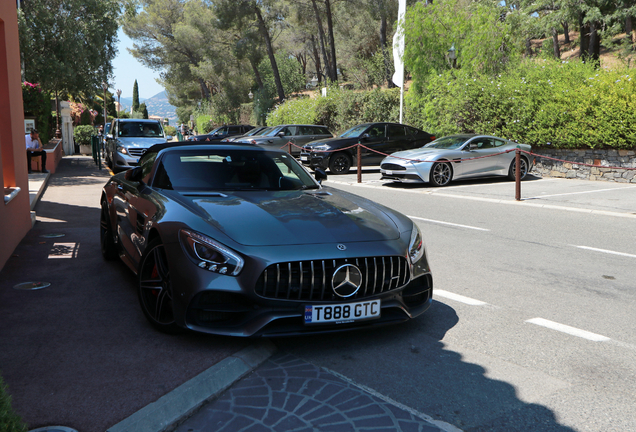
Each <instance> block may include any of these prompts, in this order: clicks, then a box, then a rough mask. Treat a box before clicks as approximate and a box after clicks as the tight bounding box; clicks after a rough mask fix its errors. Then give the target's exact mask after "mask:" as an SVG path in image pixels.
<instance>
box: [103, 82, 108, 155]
mask: <svg viewBox="0 0 636 432" xmlns="http://www.w3.org/2000/svg"><path fill="white" fill-rule="evenodd" d="M102 88H103V89H104V134H103V136H102V152H103V153H105V151H104V150H105V149H104V141H105V139H106V119H107V118H108V117H107V116H108V113H107V111H106V90H108V84H106V82H105V81H102Z"/></svg>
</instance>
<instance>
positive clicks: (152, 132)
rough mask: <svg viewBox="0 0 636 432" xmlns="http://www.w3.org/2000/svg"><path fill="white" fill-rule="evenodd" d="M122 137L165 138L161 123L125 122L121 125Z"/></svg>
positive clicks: (119, 134) (120, 134)
mask: <svg viewBox="0 0 636 432" xmlns="http://www.w3.org/2000/svg"><path fill="white" fill-rule="evenodd" d="M118 136H120V137H144V138H150V137H155V138H156V137H163V130H162V129H161V125H160V124H159V123H154V122H125V123H120V124H119V133H118Z"/></svg>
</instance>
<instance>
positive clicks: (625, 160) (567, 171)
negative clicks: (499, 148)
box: [531, 149, 636, 183]
mask: <svg viewBox="0 0 636 432" xmlns="http://www.w3.org/2000/svg"><path fill="white" fill-rule="evenodd" d="M532 152H533V153H535V154H538V155H543V156H548V157H552V158H556V159H561V160H565V161H567V162H560V161H553V160H550V159H544V158H540V157H537V158H536V165H535V166H534V167H533V168H532V171H531V172H532V173H534V174H537V175H539V176H541V177H565V178H578V179H584V180H603V181H612V182H619V183H636V177H635V176H636V170H625V169H616V168H609V167H619V168H636V150H592V149H588V150H556V149H539V150H534V149H533V150H532ZM580 164H588V165H594V166H592V167H589V166H583V165H580Z"/></svg>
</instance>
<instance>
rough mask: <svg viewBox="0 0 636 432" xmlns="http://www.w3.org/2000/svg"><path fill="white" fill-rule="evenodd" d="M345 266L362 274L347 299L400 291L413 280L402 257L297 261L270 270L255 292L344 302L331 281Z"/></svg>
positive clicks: (267, 295) (262, 294)
mask: <svg viewBox="0 0 636 432" xmlns="http://www.w3.org/2000/svg"><path fill="white" fill-rule="evenodd" d="M344 264H353V265H355V266H356V267H358V269H360V273H361V274H362V285H361V286H360V289H359V290H358V291H357V292H356V293H355V294H354V295H352V296H351V297H347V300H349V299H360V298H364V297H369V296H372V295H375V294H381V293H384V292H387V291H391V290H394V289H397V288H401V287H403V286H404V285H406V284H407V283H408V282H409V280H410V272H409V265H408V262H407V260H406V258H405V257H401V256H388V257H367V258H347V259H335V260H314V261H295V262H286V263H278V264H272V265H270V266H269V267H267V268H266V269H265V271H263V273H262V274H261V276H260V277H259V278H258V281H257V282H256V288H255V292H256V294H258V295H260V296H262V297H265V298H271V299H287V300H304V301H306V300H312V301H314V300H315V301H332V300H342V297H338V296H336V294H335V293H334V292H333V288H332V284H331V279H332V277H333V273H334V271H335V270H336V269H337V268H339V267H340V266H342V265H344Z"/></svg>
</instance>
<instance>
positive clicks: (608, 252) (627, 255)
mask: <svg viewBox="0 0 636 432" xmlns="http://www.w3.org/2000/svg"><path fill="white" fill-rule="evenodd" d="M570 246H574V247H575V248H579V249H585V250H591V251H594V252H602V253H606V254H612V255H620V256H625V257H628V258H636V255H634V254H628V253H624V252H616V251H611V250H607V249H598V248H593V247H589V246H577V245H570Z"/></svg>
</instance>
